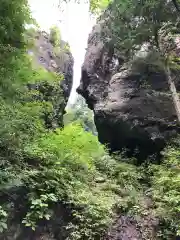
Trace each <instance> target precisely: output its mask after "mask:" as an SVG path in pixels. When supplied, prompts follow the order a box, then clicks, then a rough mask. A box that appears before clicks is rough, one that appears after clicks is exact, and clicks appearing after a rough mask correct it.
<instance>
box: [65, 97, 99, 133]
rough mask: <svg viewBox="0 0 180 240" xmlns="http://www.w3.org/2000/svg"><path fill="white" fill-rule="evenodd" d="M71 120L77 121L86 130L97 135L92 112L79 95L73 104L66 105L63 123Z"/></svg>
mask: <svg viewBox="0 0 180 240" xmlns="http://www.w3.org/2000/svg"><path fill="white" fill-rule="evenodd" d="M71 122H79V123H80V124H81V125H82V126H83V128H84V129H85V130H86V131H90V132H92V133H93V134H95V135H97V131H96V126H95V124H94V119H93V112H92V111H91V110H90V109H89V108H88V106H87V104H86V103H85V100H84V99H83V98H82V97H81V96H78V98H77V100H76V102H75V103H74V104H72V105H69V106H68V109H67V113H66V115H65V116H64V123H65V125H67V124H69V123H71Z"/></svg>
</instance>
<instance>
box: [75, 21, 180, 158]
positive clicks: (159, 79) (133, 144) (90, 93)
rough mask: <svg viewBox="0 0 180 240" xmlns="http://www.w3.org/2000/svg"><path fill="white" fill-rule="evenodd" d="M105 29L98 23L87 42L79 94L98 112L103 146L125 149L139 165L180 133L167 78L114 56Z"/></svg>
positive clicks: (96, 119) (157, 72)
mask: <svg viewBox="0 0 180 240" xmlns="http://www.w3.org/2000/svg"><path fill="white" fill-rule="evenodd" d="M103 24H104V23H103V22H102V21H101V22H99V23H98V24H97V25H96V26H95V27H94V28H93V30H92V33H91V34H90V36H89V40H88V48H87V52H86V55H85V60H84V64H83V66H82V77H81V82H80V86H79V87H78V89H77V92H78V93H79V94H81V95H82V96H83V97H84V98H85V99H86V102H87V104H88V106H89V107H90V108H91V109H92V110H93V111H94V116H95V124H96V127H97V131H98V136H99V140H100V141H101V142H102V143H104V144H108V146H109V148H110V149H111V151H117V150H121V149H123V148H127V149H129V154H130V155H131V156H132V155H134V154H135V156H136V157H138V158H139V159H141V160H143V159H145V158H147V156H149V155H151V154H154V153H157V155H159V153H160V152H161V150H162V149H163V147H164V146H165V144H166V142H167V141H168V140H169V139H170V138H172V137H173V136H175V135H176V133H177V132H179V127H178V125H177V118H176V113H175V110H174V106H173V103H172V98H171V94H170V92H169V90H168V84H167V81H166V79H165V76H164V73H163V72H161V71H160V70H157V69H150V68H148V67H147V65H146V64H144V63H141V64H140V65H139V67H138V69H136V68H135V67H134V65H133V64H132V63H131V64H130V63H128V62H124V60H123V58H121V56H116V54H115V52H114V49H112V48H108V47H107V46H106V45H105V44H104V43H103V41H102V38H101V36H100V35H101V34H100V32H101V30H102V28H103ZM144 58H148V54H145V55H144ZM144 60H145V59H144ZM137 61H138V59H137ZM137 61H135V62H137ZM179 83H180V81H177V82H176V86H177V87H178V90H179V89H180V88H179Z"/></svg>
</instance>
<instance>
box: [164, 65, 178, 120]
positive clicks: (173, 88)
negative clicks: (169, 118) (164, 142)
mask: <svg viewBox="0 0 180 240" xmlns="http://www.w3.org/2000/svg"><path fill="white" fill-rule="evenodd" d="M166 77H167V80H168V84H169V89H170V92H171V94H172V100H173V104H174V108H175V111H176V115H177V119H178V123H179V124H180V100H179V96H178V93H177V90H176V86H175V83H174V80H173V78H172V75H171V70H170V68H169V65H168V64H167V66H166Z"/></svg>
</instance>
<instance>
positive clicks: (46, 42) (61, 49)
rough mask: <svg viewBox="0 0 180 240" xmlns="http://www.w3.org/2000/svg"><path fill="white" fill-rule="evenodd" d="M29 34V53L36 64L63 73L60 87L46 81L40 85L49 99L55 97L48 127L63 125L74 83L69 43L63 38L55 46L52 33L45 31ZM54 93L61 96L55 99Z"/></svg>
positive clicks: (60, 74) (72, 61)
mask: <svg viewBox="0 0 180 240" xmlns="http://www.w3.org/2000/svg"><path fill="white" fill-rule="evenodd" d="M28 34H29V36H30V37H31V38H32V41H33V44H32V48H30V49H29V51H28V53H29V54H30V55H31V56H32V57H33V60H34V66H35V67H37V66H38V65H39V66H41V67H43V68H45V69H46V70H47V71H48V72H50V73H51V72H52V73H57V75H58V76H62V75H63V80H61V81H60V82H59V87H58V89H52V86H47V84H45V85H44V83H43V87H42V85H41V84H40V86H39V90H40V92H41V93H42V91H41V89H42V90H43V94H45V95H46V96H47V95H48V100H50V99H52V97H53V107H54V113H53V117H51V120H49V119H48V124H47V125H48V127H53V126H54V127H56V126H57V125H60V126H61V125H62V124H63V123H62V122H63V114H64V113H65V107H66V104H67V101H68V98H69V96H70V92H71V88H72V83H73V65H74V59H73V56H72V54H71V52H70V50H69V49H68V48H67V47H66V46H67V43H66V42H65V41H63V40H61V39H59V46H58V47H54V46H53V44H52V43H51V40H50V35H49V34H48V33H46V32H45V31H33V32H29V33H28ZM46 80H48V79H42V82H43V81H46ZM36 87H37V86H36ZM44 89H46V92H44ZM54 94H55V95H59V96H56V98H55V99H54V96H52V95H54ZM52 118H53V120H52ZM52 125H53V126H52Z"/></svg>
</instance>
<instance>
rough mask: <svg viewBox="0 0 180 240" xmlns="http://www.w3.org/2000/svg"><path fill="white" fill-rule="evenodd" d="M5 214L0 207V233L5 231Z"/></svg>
mask: <svg viewBox="0 0 180 240" xmlns="http://www.w3.org/2000/svg"><path fill="white" fill-rule="evenodd" d="M6 222H7V212H6V211H5V210H4V209H3V208H2V206H0V232H3V231H4V230H5V229H7V223H6Z"/></svg>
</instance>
